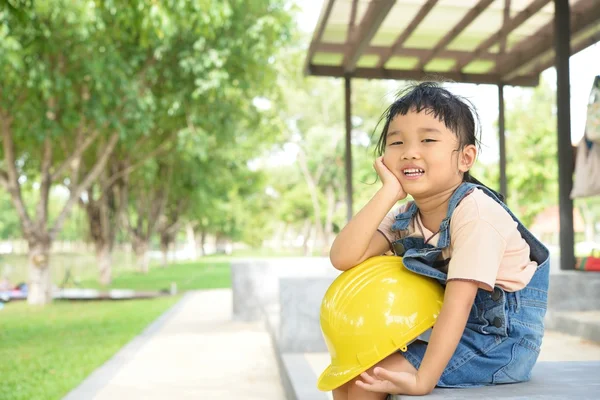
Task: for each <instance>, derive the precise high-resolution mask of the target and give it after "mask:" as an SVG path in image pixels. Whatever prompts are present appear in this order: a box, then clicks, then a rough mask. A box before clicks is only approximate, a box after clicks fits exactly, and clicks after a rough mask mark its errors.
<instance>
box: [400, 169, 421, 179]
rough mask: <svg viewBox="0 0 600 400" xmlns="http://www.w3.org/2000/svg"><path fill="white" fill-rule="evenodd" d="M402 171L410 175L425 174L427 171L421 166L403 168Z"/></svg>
mask: <svg viewBox="0 0 600 400" xmlns="http://www.w3.org/2000/svg"><path fill="white" fill-rule="evenodd" d="M402 173H404V175H406V176H408V177H417V176H421V175H423V174H424V173H425V170H423V169H421V168H407V169H404V170H402Z"/></svg>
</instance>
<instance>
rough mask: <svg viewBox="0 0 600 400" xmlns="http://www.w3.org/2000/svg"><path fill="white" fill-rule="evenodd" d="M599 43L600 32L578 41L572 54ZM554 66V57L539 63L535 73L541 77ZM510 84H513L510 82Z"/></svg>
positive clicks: (534, 70)
mask: <svg viewBox="0 0 600 400" xmlns="http://www.w3.org/2000/svg"><path fill="white" fill-rule="evenodd" d="M598 42H600V31H598V32H596V33H594V34H593V35H591V36H589V37H587V38H586V39H584V40H582V41H577V42H576V44H575V45H574V46H572V47H571V53H572V54H576V53H579V52H580V51H582V50H583V49H586V48H588V47H590V46H593V45H594V44H596V43H598ZM554 64H555V60H554V57H553V58H551V59H550V60H549V61H546V62H543V63H538V64H537V65H535V66H534V68H533V73H535V74H536V75H539V74H540V73H541V72H542V71H544V70H546V69H548V68H550V67H553V66H554ZM509 84H511V81H510V80H509Z"/></svg>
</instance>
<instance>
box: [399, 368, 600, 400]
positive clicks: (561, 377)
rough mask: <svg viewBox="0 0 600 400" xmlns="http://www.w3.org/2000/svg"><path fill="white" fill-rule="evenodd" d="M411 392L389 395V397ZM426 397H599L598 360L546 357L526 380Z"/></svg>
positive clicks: (528, 399)
mask: <svg viewBox="0 0 600 400" xmlns="http://www.w3.org/2000/svg"><path fill="white" fill-rule="evenodd" d="M414 397H415V396H391V398H392V399H393V400H400V399H401V398H402V399H407V398H414ZM426 398H427V400H429V399H431V400H438V399H444V400H452V399H455V400H459V399H460V400H463V399H486V400H487V399H498V400H500V399H507V400H508V399H510V400H532V399H556V400H558V399H560V400H563V399H577V400H588V399H589V400H592V399H594V400H597V399H600V361H578V362H575V361H571V362H565V361H554V362H552V361H547V362H540V363H538V364H536V366H535V367H534V369H533V373H532V378H531V380H530V381H529V382H524V383H518V384H512V385H497V386H487V387H480V388H472V389H435V390H434V391H433V393H432V394H431V395H429V396H427V397H426Z"/></svg>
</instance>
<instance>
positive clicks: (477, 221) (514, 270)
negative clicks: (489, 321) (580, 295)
mask: <svg viewBox="0 0 600 400" xmlns="http://www.w3.org/2000/svg"><path fill="white" fill-rule="evenodd" d="M406 210H407V204H404V205H402V206H399V207H395V208H394V209H392V211H390V212H389V213H388V214H387V215H386V216H385V218H384V220H383V221H382V222H381V224H380V225H379V230H380V231H381V233H383V234H384V236H385V237H386V238H387V239H388V240H389V241H390V242H391V243H393V242H394V241H396V240H398V239H401V238H404V237H407V236H410V237H424V238H425V239H426V240H427V239H429V241H428V244H431V245H432V246H437V242H438V239H439V233H436V234H435V235H434V233H433V232H431V231H429V230H428V229H427V228H425V226H423V224H422V222H421V218H420V216H419V213H418V212H417V213H416V215H415V217H414V218H413V219H412V220H411V222H410V224H409V226H408V231H392V230H391V227H392V225H393V224H394V222H396V219H395V217H396V215H398V214H400V213H403V212H405V211H406ZM449 229H450V245H449V246H448V247H447V248H445V249H443V250H442V258H443V259H444V260H447V259H450V262H449V264H448V265H447V267H445V268H443V269H442V271H443V272H446V273H447V274H448V278H447V279H448V280H452V279H459V280H470V281H477V282H479V283H480V285H479V286H480V288H482V289H485V290H490V291H491V290H492V289H493V288H494V286H500V287H501V288H503V289H504V290H506V291H509V292H514V291H517V290H520V289H522V288H524V287H525V286H527V284H528V283H529V281H530V280H531V277H532V276H533V273H534V272H535V270H536V268H537V263H536V262H535V261H531V259H530V258H529V252H530V249H529V245H528V244H527V242H525V240H524V239H523V237H522V236H521V233H520V232H519V231H518V229H517V223H516V222H515V221H514V220H513V219H512V218H511V216H510V215H509V214H508V213H507V212H506V210H504V208H502V206H501V205H500V204H498V203H497V202H496V201H494V199H492V198H491V197H489V196H488V195H486V194H485V193H484V192H483V191H481V190H479V189H475V190H474V191H473V192H472V193H471V194H469V195H467V196H466V197H465V198H463V200H462V201H461V202H460V203H459V205H458V206H457V207H456V209H455V210H454V213H453V214H452V218H451V219H450V228H449ZM432 235H434V236H433V237H432ZM386 254H393V253H392V251H391V250H390V251H388V252H387V253H386Z"/></svg>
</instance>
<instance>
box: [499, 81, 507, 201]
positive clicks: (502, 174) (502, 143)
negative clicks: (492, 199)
mask: <svg viewBox="0 0 600 400" xmlns="http://www.w3.org/2000/svg"><path fill="white" fill-rule="evenodd" d="M504 119H505V117H504V85H503V84H499V85H498V147H499V149H500V193H501V194H502V196H504V202H506V201H508V188H507V186H508V185H507V182H506V136H505V128H504Z"/></svg>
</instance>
